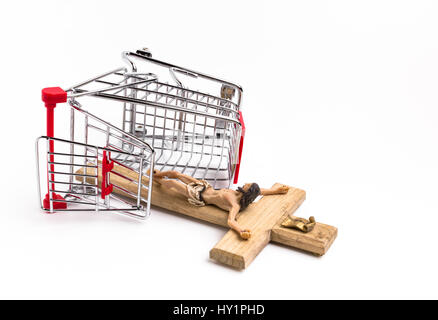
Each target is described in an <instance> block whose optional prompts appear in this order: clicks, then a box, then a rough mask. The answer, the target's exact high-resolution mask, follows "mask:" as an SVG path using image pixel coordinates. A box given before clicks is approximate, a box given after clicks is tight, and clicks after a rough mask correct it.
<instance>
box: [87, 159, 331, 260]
mask: <svg viewBox="0 0 438 320" xmlns="http://www.w3.org/2000/svg"><path fill="white" fill-rule="evenodd" d="M81 170H82V169H81ZM89 170H94V169H89ZM112 171H113V172H115V173H116V174H111V177H110V179H111V183H112V184H114V185H120V186H122V187H123V188H125V189H126V190H129V191H131V192H134V193H135V192H136V191H137V184H136V183H135V182H127V180H126V179H122V178H120V177H118V176H117V173H119V174H122V175H125V176H131V178H132V180H133V181H138V175H137V176H135V175H136V174H135V173H134V172H133V171H131V170H128V169H126V168H124V167H121V166H114V169H113V170H112ZM89 173H92V172H89ZM98 176H99V180H100V179H101V172H100V169H99V174H98ZM142 179H143V184H144V185H148V178H147V177H144V176H143V177H142ZM276 186H280V184H275V185H274V188H275V187H276ZM116 189H117V188H116ZM116 189H115V190H116ZM119 192H120V191H119ZM142 193H144V197H147V190H146V189H144V190H142ZM305 197H306V193H305V191H303V190H301V189H297V188H293V187H289V190H288V191H287V193H286V194H278V195H269V196H263V197H262V198H261V199H260V200H259V201H257V202H253V203H251V204H250V205H249V206H248V207H247V208H246V209H245V210H243V211H241V212H239V213H238V214H237V217H236V218H237V221H238V222H239V224H240V225H242V226H244V227H246V228H248V229H250V230H251V236H250V237H249V239H247V240H243V239H242V238H241V236H240V235H239V234H238V233H237V232H235V231H234V230H229V231H228V232H227V233H226V234H225V236H224V237H223V238H222V239H221V240H220V241H219V242H218V243H217V244H216V245H215V246H214V247H213V249H211V250H210V258H211V259H213V260H215V261H217V262H220V263H222V264H225V265H228V266H230V267H233V268H236V269H245V268H247V267H248V266H249V265H250V264H251V262H252V261H253V260H254V259H255V257H256V256H257V255H258V254H259V253H260V252H261V251H262V250H263V248H264V247H265V246H266V245H267V244H268V243H269V242H271V241H272V242H275V243H280V244H283V245H286V246H289V247H293V248H297V249H301V250H304V251H307V252H310V253H313V254H315V255H319V256H321V255H324V254H325V253H326V252H327V250H328V249H329V247H330V246H331V244H332V243H333V241H334V240H335V238H336V236H337V228H335V227H332V226H329V225H326V224H322V223H319V222H317V223H316V224H315V226H314V228H313V230H312V231H310V232H308V233H303V232H301V231H299V230H295V229H290V228H285V227H283V226H282V225H281V224H282V222H283V221H284V220H285V219H286V218H287V217H288V216H291V215H292V214H293V213H294V212H295V211H296V210H297V209H298V207H299V206H300V205H301V203H303V201H304V200H305ZM151 204H152V205H153V206H156V207H160V208H164V209H167V210H170V211H173V212H176V213H179V214H183V215H186V216H190V217H193V218H196V219H200V220H203V221H206V222H210V223H213V224H215V225H219V226H223V227H228V212H227V211H224V210H222V209H220V208H218V207H216V206H213V205H206V206H194V205H193V204H191V203H189V202H188V201H187V197H184V196H182V195H181V193H179V192H177V190H175V189H170V188H166V187H164V186H163V185H162V184H160V183H158V182H157V181H156V179H154V180H153V188H152V194H151Z"/></svg>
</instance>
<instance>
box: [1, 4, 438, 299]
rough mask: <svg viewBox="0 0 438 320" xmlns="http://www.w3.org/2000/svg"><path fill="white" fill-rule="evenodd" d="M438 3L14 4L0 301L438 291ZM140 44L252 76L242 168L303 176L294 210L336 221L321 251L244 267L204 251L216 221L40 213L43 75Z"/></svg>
mask: <svg viewBox="0 0 438 320" xmlns="http://www.w3.org/2000/svg"><path fill="white" fill-rule="evenodd" d="M437 15H438V5H437V4H436V2H434V1H364V2H360V3H359V2H356V1H354V2H353V1H330V2H329V1H327V2H326V1H287V2H286V1H284V2H279V1H278V2H277V1H269V2H268V3H267V4H265V5H263V4H262V3H258V2H255V1H252V2H247V3H243V2H242V3H240V4H239V3H237V2H236V1H218V2H216V3H211V2H206V1H199V2H194V1H175V2H168V1H153V2H146V1H124V2H123V4H122V3H121V2H120V1H105V2H100V3H98V2H97V1H96V2H94V1H72V2H69V3H65V2H61V1H52V2H49V1H39V2H34V1H27V2H26V1H24V2H12V3H9V4H8V5H7V7H6V6H4V8H2V10H1V11H0V18H1V19H0V27H1V30H2V50H1V51H0V55H1V60H2V62H3V63H2V71H3V72H2V77H1V80H0V81H1V88H2V102H1V108H2V120H1V126H0V128H1V135H2V144H3V148H2V150H3V151H2V157H1V167H2V168H3V171H2V175H1V176H2V181H3V183H2V185H1V195H2V196H1V197H2V210H1V213H0V298H178V299H183V298H186V299H190V298H243V299H245V298H248V299H250V298H279V299H283V298H287V299H289V298H438V295H437V291H436V288H437V286H438V279H437V274H436V270H437V269H438V261H437V259H438V258H437V250H436V248H437V239H436V230H437V223H438V216H437V213H438V202H437V192H438V186H437V181H438V152H437V150H438V149H437V143H438V138H437V137H438V125H437V123H438V111H437V110H438V94H437V87H438V59H437V57H438V42H437V39H438V37H437V32H438V19H437ZM142 46H148V47H149V48H151V49H152V51H153V54H154V56H155V57H157V58H160V59H163V60H168V61H170V62H173V63H176V64H179V65H182V66H187V67H189V68H192V69H195V70H200V71H203V72H206V73H211V74H214V75H218V76H221V77H223V78H226V79H230V80H233V81H236V82H238V83H239V84H241V85H242V86H243V88H244V97H243V110H244V115H245V120H246V123H247V136H246V142H245V147H244V154H243V159H242V162H243V165H242V170H241V182H244V181H253V180H256V181H258V182H259V183H260V184H261V185H263V186H267V185H268V186H269V185H271V184H272V183H274V182H276V181H279V182H283V183H287V184H291V185H293V186H296V187H300V188H303V189H305V190H306V191H307V200H306V202H305V204H304V205H303V207H302V208H300V209H299V210H298V211H297V215H298V216H303V217H308V216H309V215H314V216H315V217H316V219H317V220H319V221H321V222H325V223H328V224H331V225H334V226H337V227H338V228H339V236H338V239H337V240H336V241H335V243H334V245H333V247H332V248H331V249H330V250H329V252H328V254H327V255H326V256H324V257H322V258H316V257H313V256H311V255H307V254H303V253H301V252H298V251H294V250H290V249H288V248H285V247H280V246H276V245H273V244H271V245H268V246H267V248H265V250H263V251H262V253H261V254H260V255H259V256H258V257H257V258H256V260H255V261H254V263H253V264H252V265H251V266H250V267H249V269H247V270H245V271H243V272H236V271H233V270H231V269H228V268H225V267H223V266H220V265H217V264H215V263H213V262H211V261H209V260H208V252H209V250H210V249H211V248H212V247H213V246H214V245H215V243H216V242H217V241H219V239H220V238H221V237H222V235H223V234H224V233H225V230H224V229H221V228H218V227H214V226H211V225H208V224H204V223H200V222H197V221H194V220H191V219H187V218H184V217H179V216H176V215H171V214H168V213H162V212H159V211H157V210H154V212H153V216H152V217H151V219H150V220H149V221H147V222H145V223H142V222H137V221H133V220H130V219H126V218H123V217H119V216H110V215H99V216H97V215H94V214H89V213H79V214H56V215H45V214H42V213H41V212H40V210H39V208H38V205H37V191H36V184H35V167H34V141H35V138H36V137H37V136H39V135H42V134H44V133H45V114H44V112H45V111H44V107H43V105H42V103H41V102H40V90H41V88H43V87H46V86H55V85H59V86H62V87H68V86H69V85H71V84H74V83H76V82H78V81H81V80H84V79H86V78H88V77H90V76H92V75H94V74H97V73H99V72H104V71H106V70H110V69H112V68H114V67H118V66H119V65H121V60H120V59H119V56H120V52H121V51H123V50H134V49H137V48H139V47H142ZM66 125H67V123H66Z"/></svg>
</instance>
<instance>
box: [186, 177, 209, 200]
mask: <svg viewBox="0 0 438 320" xmlns="http://www.w3.org/2000/svg"><path fill="white" fill-rule="evenodd" d="M209 187H211V185H210V184H209V183H208V182H207V181H205V180H200V181H199V182H191V183H189V184H187V193H188V194H189V197H188V199H187V201H188V202H189V203H190V204H192V205H194V206H197V207H202V206H205V202H204V199H203V198H202V193H203V192H204V191H205V189H207V188H209Z"/></svg>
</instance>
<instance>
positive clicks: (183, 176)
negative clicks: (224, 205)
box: [154, 170, 199, 184]
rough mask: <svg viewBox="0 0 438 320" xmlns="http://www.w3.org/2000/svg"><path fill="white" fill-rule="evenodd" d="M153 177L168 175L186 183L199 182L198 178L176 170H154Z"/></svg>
mask: <svg viewBox="0 0 438 320" xmlns="http://www.w3.org/2000/svg"><path fill="white" fill-rule="evenodd" d="M154 177H156V178H164V177H168V178H170V179H178V180H180V181H182V182H184V183H186V184H189V183H191V182H199V180H197V179H195V178H193V177H191V176H188V175H186V174H183V173H180V172H178V171H174V170H171V171H161V172H155V173H154Z"/></svg>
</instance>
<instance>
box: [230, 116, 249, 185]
mask: <svg viewBox="0 0 438 320" xmlns="http://www.w3.org/2000/svg"><path fill="white" fill-rule="evenodd" d="M239 116H240V117H239V121H240V124H241V125H242V134H241V135H240V146H239V163H237V165H236V173H235V174H234V182H233V183H234V184H236V183H237V182H238V181H239V171H240V161H241V159H242V150H243V140H244V138H245V131H246V128H245V122H244V121H243V116H242V112H241V111H239Z"/></svg>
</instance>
